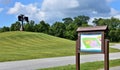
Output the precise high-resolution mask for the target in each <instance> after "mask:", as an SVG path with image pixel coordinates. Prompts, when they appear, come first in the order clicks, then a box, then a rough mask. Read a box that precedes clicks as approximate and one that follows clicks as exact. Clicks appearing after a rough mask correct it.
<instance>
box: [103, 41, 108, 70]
mask: <svg viewBox="0 0 120 70" xmlns="http://www.w3.org/2000/svg"><path fill="white" fill-rule="evenodd" d="M104 70H109V40H107V39H105V53H104Z"/></svg>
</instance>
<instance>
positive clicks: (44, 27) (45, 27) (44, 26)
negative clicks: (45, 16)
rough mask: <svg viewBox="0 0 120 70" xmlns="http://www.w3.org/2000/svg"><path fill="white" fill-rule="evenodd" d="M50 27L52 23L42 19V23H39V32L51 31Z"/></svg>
mask: <svg viewBox="0 0 120 70" xmlns="http://www.w3.org/2000/svg"><path fill="white" fill-rule="evenodd" d="M49 27H50V25H49V24H47V23H45V22H44V21H40V23H39V24H38V25H37V29H38V32H42V33H49Z"/></svg>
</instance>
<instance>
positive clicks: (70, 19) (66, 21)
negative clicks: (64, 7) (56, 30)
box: [62, 17, 73, 25]
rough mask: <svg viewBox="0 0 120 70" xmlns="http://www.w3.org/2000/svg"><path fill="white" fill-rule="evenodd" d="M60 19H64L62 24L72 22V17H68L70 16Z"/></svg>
mask: <svg viewBox="0 0 120 70" xmlns="http://www.w3.org/2000/svg"><path fill="white" fill-rule="evenodd" d="M62 20H63V21H64V24H65V25H69V24H70V23H72V22H73V19H72V18H70V17H68V18H63V19H62Z"/></svg>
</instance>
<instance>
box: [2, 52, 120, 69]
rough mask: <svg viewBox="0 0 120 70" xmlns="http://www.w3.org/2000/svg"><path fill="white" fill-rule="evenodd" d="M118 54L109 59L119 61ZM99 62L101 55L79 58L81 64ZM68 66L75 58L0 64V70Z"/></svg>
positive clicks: (111, 55) (73, 62) (101, 58)
mask: <svg viewBox="0 0 120 70" xmlns="http://www.w3.org/2000/svg"><path fill="white" fill-rule="evenodd" d="M118 54H120V52H119V53H112V54H110V59H111V60H113V59H120V56H118ZM101 60H103V54H93V55H82V56H81V63H85V62H93V61H101ZM68 64H75V56H68V57H57V58H45V59H34V60H23V61H12V62H1V63H0V70H35V69H39V68H47V67H55V66H63V65H68Z"/></svg>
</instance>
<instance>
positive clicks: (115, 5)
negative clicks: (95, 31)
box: [0, 0, 120, 27]
mask: <svg viewBox="0 0 120 70" xmlns="http://www.w3.org/2000/svg"><path fill="white" fill-rule="evenodd" d="M19 14H24V15H26V16H28V17H29V19H30V20H34V21H35V22H36V23H38V22H39V21H41V20H45V21H46V22H47V23H50V24H52V23H53V22H55V21H61V20H62V18H65V17H75V16H78V15H87V16H89V17H91V19H90V21H92V20H93V19H94V18H100V17H103V18H110V17H112V16H114V17H116V18H119V19H120V0H27V1H26V0H0V27H3V26H10V25H11V24H12V23H14V22H16V21H17V16H18V15H19ZM90 23H91V22H90Z"/></svg>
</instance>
